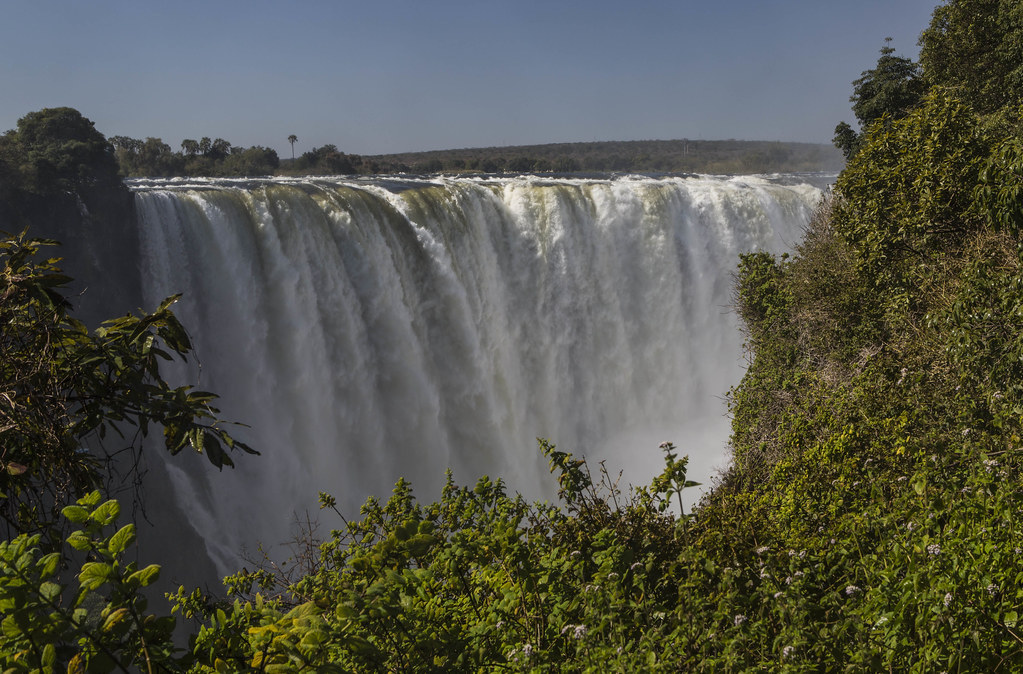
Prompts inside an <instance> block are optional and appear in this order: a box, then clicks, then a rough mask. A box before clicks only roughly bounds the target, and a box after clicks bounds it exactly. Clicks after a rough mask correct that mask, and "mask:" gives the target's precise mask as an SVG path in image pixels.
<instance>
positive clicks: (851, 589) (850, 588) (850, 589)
mask: <svg viewBox="0 0 1023 674" xmlns="http://www.w3.org/2000/svg"><path fill="white" fill-rule="evenodd" d="M859 591H860V588H859V587H857V586H856V585H846V586H845V594H846V596H849V597H851V596H853V595H854V594H856V593H857V592H859Z"/></svg>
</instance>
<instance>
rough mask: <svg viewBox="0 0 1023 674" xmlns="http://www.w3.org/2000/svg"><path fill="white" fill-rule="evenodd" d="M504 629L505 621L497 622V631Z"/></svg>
mask: <svg viewBox="0 0 1023 674" xmlns="http://www.w3.org/2000/svg"><path fill="white" fill-rule="evenodd" d="M502 627H504V621H503V620H498V621H497V629H501V628H502Z"/></svg>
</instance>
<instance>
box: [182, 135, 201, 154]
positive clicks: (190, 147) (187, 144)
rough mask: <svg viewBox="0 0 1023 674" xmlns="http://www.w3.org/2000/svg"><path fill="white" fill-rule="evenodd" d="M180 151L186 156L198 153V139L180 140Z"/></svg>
mask: <svg viewBox="0 0 1023 674" xmlns="http://www.w3.org/2000/svg"><path fill="white" fill-rule="evenodd" d="M181 151H182V152H184V153H185V154H186V155H187V156H189V157H192V156H195V155H197V154H199V143H198V141H195V140H192V139H191V138H186V139H184V140H183V141H181Z"/></svg>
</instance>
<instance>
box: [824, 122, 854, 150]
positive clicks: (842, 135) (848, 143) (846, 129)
mask: <svg viewBox="0 0 1023 674" xmlns="http://www.w3.org/2000/svg"><path fill="white" fill-rule="evenodd" d="M831 142H832V143H834V144H835V147H837V148H838V149H839V150H841V151H842V154H843V155H844V156H845V158H846V159H848V158H849V157H851V156H853V155H854V154H856V149H857V148H858V147H859V144H860V137H859V134H857V133H856V131H855V130H853V128H852V127H851V126H849V123H848V122H839V123H838V126H836V127H835V137H834V138H832V139H831Z"/></svg>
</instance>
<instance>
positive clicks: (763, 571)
mask: <svg viewBox="0 0 1023 674" xmlns="http://www.w3.org/2000/svg"><path fill="white" fill-rule="evenodd" d="M760 577H761V578H770V577H771V574H769V573H768V572H767V569H760Z"/></svg>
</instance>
